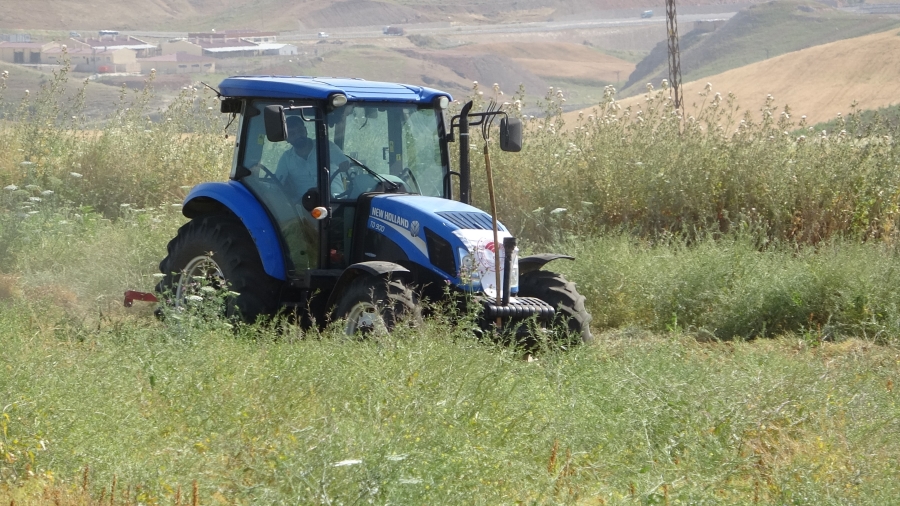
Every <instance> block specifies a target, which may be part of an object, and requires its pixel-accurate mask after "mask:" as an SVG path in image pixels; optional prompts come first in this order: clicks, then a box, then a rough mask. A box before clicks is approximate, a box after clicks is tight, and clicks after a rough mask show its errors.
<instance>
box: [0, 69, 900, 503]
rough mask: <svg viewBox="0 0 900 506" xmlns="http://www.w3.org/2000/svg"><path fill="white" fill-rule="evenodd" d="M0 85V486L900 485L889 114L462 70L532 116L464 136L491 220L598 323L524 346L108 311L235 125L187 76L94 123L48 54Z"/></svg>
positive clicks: (342, 495) (107, 492) (81, 496)
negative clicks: (506, 86) (506, 143)
mask: <svg viewBox="0 0 900 506" xmlns="http://www.w3.org/2000/svg"><path fill="white" fill-rule="evenodd" d="M2 77H3V78H2V80H0V101H2V102H3V103H2V104H0V106H2V107H0V110H3V111H8V112H5V113H4V116H3V117H2V119H0V142H2V145H3V146H4V149H3V151H2V152H0V350H2V353H0V504H15V505H32V504H34V505H37V504H48V503H50V504H61V505H67V506H68V505H100V504H123V505H124V504H128V505H137V504H166V505H168V504H172V505H174V504H188V503H191V504H350V503H374V504H387V503H392V504H434V503H438V504H508V503H523V504H698V503H699V504H752V503H761V504H785V503H789V504H848V503H852V504H886V503H891V502H892V501H893V500H894V499H895V498H896V497H897V496H900V474H898V469H900V438H897V437H896V435H897V434H898V433H900V407H898V401H900V398H898V397H900V392H898V388H900V387H898V383H900V269H898V265H900V263H898V260H900V243H898V240H900V235H898V234H900V230H898V227H900V144H898V142H897V138H898V133H900V132H898V130H897V126H896V122H893V123H892V122H888V121H882V120H879V119H878V118H874V119H873V118H871V117H869V116H867V119H866V121H865V122H863V121H861V116H862V115H861V114H858V113H857V112H855V111H853V112H851V111H852V110H848V113H847V114H845V115H843V116H842V117H841V118H840V119H839V120H836V121H839V122H840V123H839V125H838V126H840V130H838V131H828V132H826V133H821V132H815V131H810V130H809V126H810V125H808V124H807V123H806V122H805V121H804V120H803V119H799V118H797V117H795V116H794V115H791V114H788V113H785V111H784V108H783V107H776V105H775V104H774V103H773V102H771V101H769V100H763V101H762V102H761V103H750V104H744V105H743V107H742V108H739V106H738V102H737V100H738V99H737V98H734V97H732V96H722V95H718V96H717V95H716V94H715V93H714V92H713V91H712V90H706V89H704V90H701V91H699V93H704V94H705V95H703V96H702V97H701V99H702V100H701V101H702V103H703V106H702V107H701V108H700V109H698V110H697V111H695V112H694V114H692V117H691V118H689V119H686V120H682V119H681V118H680V117H679V116H678V115H676V114H675V113H674V112H673V111H672V105H671V101H670V100H669V98H668V93H667V92H666V91H665V90H653V91H651V92H649V93H648V95H647V96H646V97H645V99H644V102H643V106H642V108H641V110H640V111H638V110H637V109H636V108H633V107H628V106H627V105H623V104H622V103H620V102H619V101H617V100H616V97H615V92H614V90H613V89H612V88H611V87H608V88H606V91H605V94H604V95H603V97H602V98H601V99H600V100H599V104H598V106H597V107H596V108H595V110H594V111H592V112H585V113H583V114H582V115H581V117H576V118H573V119H571V120H569V121H568V124H566V121H565V119H564V116H563V115H562V107H563V104H564V102H563V100H564V99H565V98H566V96H565V92H562V91H561V90H558V89H552V90H550V91H548V92H547V94H546V96H545V97H543V98H542V99H541V100H539V101H537V102H535V103H524V104H523V103H521V101H525V102H527V99H525V98H524V95H522V94H521V92H519V93H516V92H515V90H506V93H505V94H504V95H500V90H499V89H492V88H490V87H484V86H483V85H476V86H475V87H474V88H473V89H472V90H471V91H470V95H471V97H472V99H474V100H475V101H476V107H475V109H476V110H480V109H481V108H482V107H483V106H484V103H485V101H486V100H489V99H491V98H496V99H499V100H501V101H508V102H509V103H510V104H509V105H508V106H507V107H509V109H510V111H511V113H513V114H522V113H520V112H518V107H519V106H520V105H521V106H522V108H523V110H525V109H529V108H531V109H534V110H540V111H541V113H540V114H535V115H534V117H532V116H531V115H530V114H529V115H528V116H525V117H524V120H525V124H526V137H525V148H524V150H523V151H522V152H521V153H501V152H500V151H499V150H496V149H495V150H494V153H496V154H495V156H494V157H493V158H492V165H493V169H494V175H495V185H496V188H497V195H498V206H499V214H500V219H501V221H503V222H504V224H506V225H507V226H508V227H509V228H510V229H511V230H512V231H513V233H514V234H515V235H517V236H518V237H519V238H520V242H521V243H522V244H523V248H524V249H526V250H527V251H529V252H543V251H555V252H561V253H568V254H572V255H573V256H575V257H576V261H575V262H571V263H563V262H557V263H559V264H560V265H559V266H558V268H559V269H560V270H561V271H562V272H563V273H564V274H565V275H566V276H567V277H568V278H569V279H571V280H573V281H575V282H576V283H577V284H578V287H579V291H580V292H581V293H583V294H584V295H586V297H587V299H588V309H589V311H590V312H591V313H592V315H593V321H592V326H593V330H594V334H595V335H596V336H597V342H596V343H594V344H592V345H590V346H575V347H570V346H563V345H561V344H560V343H552V342H543V343H540V346H539V347H538V349H537V350H530V351H527V352H526V351H525V350H521V349H516V348H513V347H509V346H504V345H502V344H500V343H497V342H494V341H492V340H491V339H489V338H478V337H477V336H476V334H474V333H473V332H472V331H471V329H472V323H471V322H472V316H473V315H468V314H458V313H456V312H454V311H452V310H450V309H448V308H441V307H436V308H435V315H436V316H435V317H433V318H430V319H428V320H426V321H425V322H424V324H423V325H422V326H421V327H418V328H414V329H402V330H400V331H398V332H396V333H395V334H393V335H390V336H387V337H380V338H373V339H367V340H366V339H358V338H349V337H346V336H342V335H340V333H339V332H338V330H337V329H335V328H328V329H326V330H324V331H322V332H317V331H308V330H304V329H301V328H297V327H295V326H293V325H291V324H290V323H289V322H276V323H277V324H275V325H273V324H271V323H267V322H262V323H259V324H256V325H231V324H229V323H226V322H225V321H223V320H218V319H215V318H212V319H211V318H208V317H205V316H204V315H203V314H194V313H191V312H186V313H184V314H183V315H182V316H181V317H180V318H169V319H166V320H158V319H156V318H155V317H153V315H152V311H153V307H150V306H149V305H140V303H139V304H137V305H136V307H134V308H128V309H126V308H123V307H121V297H122V293H123V291H124V290H126V289H138V290H151V289H152V288H153V286H154V285H155V283H156V281H157V277H156V274H157V269H158V267H157V266H158V262H159V260H160V259H161V258H162V257H163V256H164V255H165V247H166V243H167V241H168V240H169V239H170V238H171V237H172V236H173V235H174V233H175V231H176V230H177V228H178V227H179V226H180V225H181V224H183V223H184V222H185V218H184V217H183V216H181V213H180V208H179V202H180V201H181V199H182V198H183V196H184V195H185V193H186V191H187V189H188V188H189V187H190V186H191V185H194V184H196V183H198V182H201V181H208V180H223V179H225V178H226V177H227V172H228V168H229V167H230V157H231V152H232V148H231V142H232V140H233V139H231V135H233V128H234V127H233V126H227V118H225V117H222V116H221V115H219V113H218V102H217V101H216V100H215V98H214V97H213V96H211V95H210V94H208V93H207V92H206V91H204V90H203V89H199V88H193V87H189V88H187V89H185V90H183V91H182V93H181V94H180V95H179V96H178V97H177V98H175V99H174V100H173V101H172V102H171V104H170V105H169V106H168V107H167V108H165V109H163V110H153V109H152V106H151V105H150V104H154V103H155V102H154V94H155V91H154V85H153V82H152V81H153V80H152V78H151V79H150V80H149V81H148V83H147V85H146V87H144V88H143V89H138V90H130V89H125V90H123V92H122V94H123V97H122V102H121V106H120V107H119V108H118V109H117V110H116V111H115V112H113V113H110V114H109V116H108V117H107V118H106V119H105V121H104V122H103V123H102V125H101V126H98V124H97V123H95V122H94V121H88V120H87V119H85V118H84V115H83V113H82V109H81V107H83V105H82V103H83V101H82V100H81V99H80V98H79V97H80V95H79V91H78V90H79V88H78V86H74V87H73V86H71V84H70V83H69V76H68V74H67V71H66V70H65V69H62V70H60V71H58V72H57V73H56V74H55V75H54V76H53V78H52V79H48V80H47V81H46V82H45V83H44V85H43V86H42V87H41V88H39V89H36V90H32V92H31V93H30V94H29V96H28V97H26V98H25V99H24V101H20V99H19V98H18V97H15V98H5V96H4V95H3V89H4V88H3V86H4V85H5V83H6V79H10V77H8V76H6V75H4V76H2ZM517 100H518V101H520V102H518V103H517ZM456 106H458V105H456ZM745 110H752V111H754V112H755V111H757V110H759V115H758V116H757V115H756V114H745V113H744V111H745ZM151 118H153V120H152V121H151ZM841 130H842V132H841ZM483 142H484V141H483V140H482V139H481V138H477V139H475V140H474V145H473V146H472V147H471V148H472V152H473V153H480V151H481V147H482V144H483ZM473 162H476V163H475V167H476V169H475V172H476V174H481V173H482V172H483V167H481V162H479V156H474V155H473ZM475 186H476V188H475V197H474V199H475V204H476V205H478V206H479V207H482V208H484V207H486V203H487V196H486V191H485V187H486V183H485V181H484V180H483V178H482V177H480V176H479V177H478V178H477V180H476V181H475ZM554 268H557V266H556V265H555V264H554Z"/></svg>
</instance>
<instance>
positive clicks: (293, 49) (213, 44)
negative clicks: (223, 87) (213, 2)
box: [162, 38, 297, 58]
mask: <svg viewBox="0 0 900 506" xmlns="http://www.w3.org/2000/svg"><path fill="white" fill-rule="evenodd" d="M179 52H181V53H187V54H192V55H194V56H209V57H213V58H229V57H236V56H263V55H273V56H277V55H284V56H288V55H295V54H297V46H295V45H293V44H283V43H277V42H268V43H266V42H253V41H250V40H244V39H241V38H238V39H226V38H215V39H213V40H209V39H203V38H193V39H191V38H188V39H174V40H170V41H168V42H163V43H162V54H164V55H166V54H173V53H179Z"/></svg>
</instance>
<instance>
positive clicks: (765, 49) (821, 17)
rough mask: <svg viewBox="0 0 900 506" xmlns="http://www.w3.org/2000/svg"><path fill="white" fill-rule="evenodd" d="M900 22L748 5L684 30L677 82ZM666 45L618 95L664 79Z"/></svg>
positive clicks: (813, 7) (821, 9)
mask: <svg viewBox="0 0 900 506" xmlns="http://www.w3.org/2000/svg"><path fill="white" fill-rule="evenodd" d="M898 25H900V21H898V20H897V19H895V18H889V17H878V16H872V15H865V14H854V13H850V12H845V11H841V10H837V9H834V8H831V7H827V6H825V5H823V4H821V3H818V2H814V1H809V0H784V1H778V2H768V3H764V4H758V5H752V6H750V7H749V8H747V9H745V10H743V11H740V12H738V13H737V14H736V15H735V16H734V17H732V18H731V19H730V20H729V21H728V22H727V23H725V24H724V26H722V27H721V28H719V29H718V30H715V31H713V32H711V33H704V32H703V30H702V29H698V30H692V31H689V32H687V33H685V31H684V27H680V28H681V30H682V37H681V39H680V41H679V47H680V49H681V72H682V77H683V79H682V82H688V81H692V80H695V79H702V78H705V77H707V76H711V75H715V74H719V73H721V72H725V71H727V70H730V69H734V68H738V67H742V66H745V65H749V64H751V63H755V62H758V61H762V60H765V59H767V58H772V57H775V56H778V55H782V54H785V53H789V52H791V51H798V50H801V49H804V48H807V47H812V46H816V45H820V44H826V43H828V42H834V41H837V40H842V39H848V38H853V37H859V36H862V35H866V34H870V33H877V32H881V31H884V30H887V29H889V28H891V27H894V26H898ZM668 72H669V71H668V45H667V42H666V41H662V42H660V43H659V44H658V45H657V46H656V47H655V48H654V49H653V50H652V51H651V53H650V54H649V55H648V56H647V57H646V58H645V59H644V60H643V61H641V62H640V63H638V65H637V67H636V69H635V71H634V72H633V73H632V74H631V76H629V78H628V81H627V82H626V83H625V85H624V86H623V88H622V89H621V90H620V95H621V96H630V95H634V94H638V93H642V92H643V91H644V87H645V85H646V83H648V82H649V83H654V85H656V84H658V83H659V82H660V81H661V80H662V79H665V78H667V77H668Z"/></svg>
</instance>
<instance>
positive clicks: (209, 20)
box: [0, 0, 759, 31]
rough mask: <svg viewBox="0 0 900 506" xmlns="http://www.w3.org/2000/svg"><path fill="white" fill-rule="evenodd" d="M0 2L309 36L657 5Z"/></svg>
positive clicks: (64, 22)
mask: <svg viewBox="0 0 900 506" xmlns="http://www.w3.org/2000/svg"><path fill="white" fill-rule="evenodd" d="M757 1H759V0H684V1H681V2H679V7H682V6H683V7H685V8H689V7H693V6H710V5H716V6H722V5H738V6H743V5H747V4H749V3H752V2H757ZM10 3H11V2H9V1H8V0H7V1H6V2H4V4H5V5H4V7H3V16H2V17H0V29H24V30H37V29H42V30H63V31H67V30H84V31H88V30H98V29H116V30H135V29H141V30H184V31H188V30H195V31H196V30H208V29H210V28H213V27H215V28H218V29H227V28H254V29H265V30H285V31H286V30H313V31H315V30H316V29H318V28H331V27H347V26H378V25H385V24H404V23H428V22H436V21H441V22H459V23H478V22H495V23H496V22H516V21H548V20H553V19H558V18H562V17H580V16H584V15H589V14H592V13H594V14H595V13H598V12H602V11H608V10H623V11H627V12H629V13H638V12H640V10H642V9H653V8H660V9H661V7H660V5H661V4H662V2H660V1H659V0H497V1H487V0H466V1H462V2H447V1H438V0H386V1H375V0H315V1H313V0H299V1H294V0H257V1H255V2H245V1H243V0H156V1H153V2H144V1H140V0H122V1H117V2H104V3H102V4H101V3H97V2H91V3H86V2H83V1H81V0H35V1H31V2H16V5H15V7H14V8H13V7H12V6H10V5H9V4H10Z"/></svg>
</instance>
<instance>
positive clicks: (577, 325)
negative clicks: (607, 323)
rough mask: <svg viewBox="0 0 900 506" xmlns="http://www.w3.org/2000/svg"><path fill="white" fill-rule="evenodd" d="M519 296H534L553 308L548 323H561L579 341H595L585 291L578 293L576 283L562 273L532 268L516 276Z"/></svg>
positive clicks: (552, 325) (558, 324)
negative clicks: (550, 320) (579, 339)
mask: <svg viewBox="0 0 900 506" xmlns="http://www.w3.org/2000/svg"><path fill="white" fill-rule="evenodd" d="M519 297H536V298H538V299H541V300H542V301H544V302H546V303H548V304H550V305H552V306H553V307H555V308H556V315H555V316H554V320H553V321H552V322H550V326H551V327H557V326H562V327H563V328H565V329H567V330H568V332H569V333H570V334H572V335H575V336H579V337H580V338H581V342H582V343H585V344H589V343H591V342H593V341H594V336H593V335H592V334H591V326H590V323H591V315H590V314H589V313H588V312H587V309H586V308H585V307H584V295H581V294H580V293H578V290H577V289H576V288H575V283H572V282H571V281H566V278H564V277H563V276H562V275H561V274H557V273H555V272H550V271H541V270H538V271H531V272H528V273H525V274H522V275H521V276H520V277H519Z"/></svg>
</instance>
